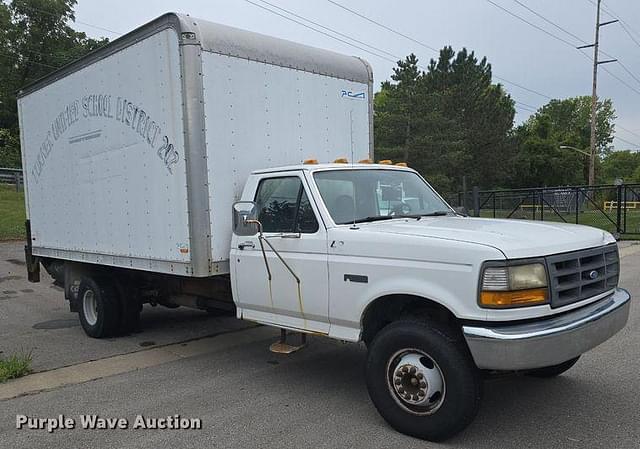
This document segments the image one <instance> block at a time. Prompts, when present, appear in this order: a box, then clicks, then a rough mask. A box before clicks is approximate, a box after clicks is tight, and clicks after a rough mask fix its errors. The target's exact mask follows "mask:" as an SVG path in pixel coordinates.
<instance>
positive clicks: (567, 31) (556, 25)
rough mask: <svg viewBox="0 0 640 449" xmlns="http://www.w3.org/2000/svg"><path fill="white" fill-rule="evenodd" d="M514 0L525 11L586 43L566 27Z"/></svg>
mask: <svg viewBox="0 0 640 449" xmlns="http://www.w3.org/2000/svg"><path fill="white" fill-rule="evenodd" d="M513 1H514V2H516V3H517V4H518V5H520V6H522V7H523V8H524V9H526V10H527V11H529V12H530V13H532V14H534V15H536V16H538V17H539V18H541V19H542V20H544V21H545V22H547V23H549V24H551V25H553V26H554V27H556V28H557V29H559V30H560V31H562V32H563V33H566V34H568V35H569V36H571V37H573V38H574V39H577V40H578V41H580V42H582V43H583V44H586V43H587V42H586V41H585V40H583V39H582V38H581V37H579V36H576V35H575V34H573V33H572V32H571V31H569V30H567V29H566V28H564V27H562V26H560V25H558V24H557V23H555V22H552V21H551V20H549V19H547V18H546V17H545V16H543V15H542V14H540V13H538V12H536V11H534V10H533V9H531V8H529V7H528V6H527V5H525V4H524V3H522V2H521V1H519V0H513Z"/></svg>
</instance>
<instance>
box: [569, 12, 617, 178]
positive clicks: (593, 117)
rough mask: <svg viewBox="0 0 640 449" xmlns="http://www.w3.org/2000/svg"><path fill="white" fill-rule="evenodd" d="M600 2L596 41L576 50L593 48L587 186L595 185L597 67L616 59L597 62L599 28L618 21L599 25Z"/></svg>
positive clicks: (597, 14)
mask: <svg viewBox="0 0 640 449" xmlns="http://www.w3.org/2000/svg"><path fill="white" fill-rule="evenodd" d="M601 3H602V0H598V4H597V6H596V9H597V11H596V39H595V41H594V43H593V44H589V45H581V46H580V47H578V49H582V48H590V47H593V88H592V91H591V146H590V152H589V185H590V186H592V185H594V184H595V183H596V110H597V107H598V94H597V87H598V66H599V65H600V64H608V63H610V62H616V61H617V59H608V60H606V61H598V48H599V45H600V27H603V26H605V25H609V24H612V23H615V22H617V21H618V20H617V19H616V20H610V21H608V22H603V23H600V4H601Z"/></svg>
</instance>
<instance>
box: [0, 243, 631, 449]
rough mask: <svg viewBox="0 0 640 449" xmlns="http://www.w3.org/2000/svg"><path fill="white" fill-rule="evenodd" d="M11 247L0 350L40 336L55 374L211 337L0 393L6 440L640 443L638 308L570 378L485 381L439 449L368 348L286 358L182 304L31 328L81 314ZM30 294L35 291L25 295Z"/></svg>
mask: <svg viewBox="0 0 640 449" xmlns="http://www.w3.org/2000/svg"><path fill="white" fill-rule="evenodd" d="M10 246H11V245H6V244H3V245H0V259H4V260H5V262H1V261H0V350H4V351H5V352H6V351H8V350H15V349H16V348H19V347H24V348H27V349H29V348H31V346H30V345H35V346H36V349H35V350H34V352H33V353H34V357H35V361H34V366H35V367H36V369H38V370H41V371H43V373H42V374H43V375H44V376H46V375H47V373H48V372H49V371H48V370H52V369H53V370H52V371H51V372H56V370H55V369H54V368H58V367H60V366H67V365H71V368H70V369H73V368H74V367H76V366H77V367H81V368H82V369H84V368H83V367H85V366H88V365H87V362H88V361H89V360H95V359H102V360H103V361H105V362H106V363H107V364H108V363H109V361H111V360H114V361H115V360H116V359H117V357H130V358H133V359H138V358H139V359H144V358H145V357H147V358H148V356H149V354H150V349H149V348H150V347H152V348H153V347H159V348H162V347H165V348H176V349H175V351H176V354H177V353H178V352H179V349H180V347H182V346H184V347H185V348H189V344H187V343H181V342H182V341H185V340H192V341H194V342H200V345H199V346H198V345H197V344H196V345H195V346H198V350H194V351H192V352H191V353H189V351H186V352H185V354H183V355H181V356H179V357H175V358H174V359H173V360H172V359H167V360H169V361H167V362H163V363H157V364H156V363H152V364H147V365H141V366H148V367H146V368H141V369H135V370H133V371H126V372H122V373H120V374H116V375H107V376H106V377H99V378H96V379H95V380H91V381H87V382H82V383H75V384H71V385H68V386H63V387H59V388H54V389H51V390H48V391H43V392H38V393H32V394H27V395H24V396H20V397H17V398H14V399H8V400H0V448H7V449H9V448H12V449H13V448H19V447H29V448H40V447H42V448H56V447H74V448H80V447H84V448H94V447H95V448H98V447H99V448H111V447H113V448H123V447H125V448H138V447H139V448H154V449H156V448H162V447H176V448H182V447H193V448H203V447H220V448H236V447H237V448H250V447H260V448H301V447H313V448H337V447H353V448H360V447H361V448H388V447H402V448H413V447H416V448H418V447H420V448H425V447H441V446H442V447H452V448H454V447H455V448H458V447H459V448H518V449H520V448H550V447H554V448H555V447H559V448H634V449H637V448H638V447H640V396H639V395H638V393H637V392H638V391H640V376H639V375H638V373H639V372H640V361H639V360H638V355H639V354H640V349H639V348H640V335H639V334H638V330H639V327H640V310H639V309H638V307H637V306H635V304H634V306H632V309H631V317H630V320H629V323H628V325H627V327H626V328H625V329H624V330H623V331H621V332H620V333H619V334H618V335H617V336H616V337H614V338H613V339H612V340H610V341H608V342H606V343H604V344H603V345H601V346H599V347H597V348H596V349H594V350H593V351H591V352H589V353H587V354H585V355H584V356H583V357H582V358H581V360H580V361H579V362H578V364H577V365H576V366H575V367H574V368H572V369H571V370H570V371H568V372H567V373H566V374H565V375H563V376H561V377H558V378H555V379H550V380H542V379H534V378H528V377H524V376H515V377H514V376H511V377H501V378H493V379H491V380H488V381H487V382H486V383H485V392H484V401H483V403H482V407H481V410H480V413H479V415H478V417H477V419H476V420H475V421H474V423H473V424H472V425H471V426H470V427H469V428H467V429H466V430H465V431H464V432H463V433H461V434H460V435H458V436H456V437H454V438H453V439H451V440H449V441H447V442H445V443H443V444H434V443H428V442H424V441H420V440H416V439H413V438H410V437H406V436H404V435H401V434H399V433H397V432H395V431H394V430H392V429H391V428H389V427H388V426H387V425H386V423H385V422H384V421H383V420H382V418H381V417H380V416H379V415H378V413H377V412H376V410H375V408H374V407H373V405H372V403H371V401H370V400H369V398H368V395H367V391H366V387H365V383H364V361H365V357H366V350H365V348H364V347H363V346H362V345H356V344H346V343H341V342H338V341H333V340H329V339H324V338H320V337H311V338H310V340H309V345H308V346H307V347H306V348H305V349H303V350H302V351H300V352H297V353H294V354H291V355H288V356H287V355H278V354H273V353H271V352H269V351H268V347H269V344H270V343H272V342H273V340H274V338H275V336H276V333H275V332H274V331H273V330H271V329H269V328H266V327H262V328H255V327H251V328H246V329H245V328H242V327H235V328H234V327H233V326H245V325H246V324H245V323H241V322H238V321H236V320H235V319H234V318H231V317H225V318H210V317H208V316H207V315H206V314H202V313H200V312H197V311H186V310H185V311H182V310H181V309H176V310H167V309H164V310H163V309H160V308H157V309H153V310H145V313H144V314H143V318H144V320H145V321H144V323H146V325H148V328H146V329H145V330H144V331H143V332H141V333H139V334H134V335H132V336H129V337H125V338H122V339H113V340H104V341H100V340H93V339H89V338H87V337H84V335H83V334H82V330H81V328H79V327H78V326H68V327H59V328H56V329H46V328H45V329H42V326H37V327H34V325H35V324H38V323H42V322H47V321H51V320H70V319H75V318H76V316H75V315H73V314H70V313H69V312H68V311H67V310H66V309H65V307H66V306H65V304H64V302H63V300H62V293H61V292H59V291H57V290H56V289H55V288H51V283H50V280H47V281H45V282H42V283H41V284H27V283H26V282H24V279H17V278H12V277H13V276H22V277H24V267H21V266H19V264H15V266H16V268H15V270H14V269H13V268H11V269H12V270H13V271H11V272H10V273H7V267H9V266H10V265H11V266H12V267H13V264H14V263H12V262H6V259H7V258H9V259H17V260H19V258H18V256H16V255H15V254H14V253H15V252H16V248H15V247H16V245H13V249H11V248H10ZM631 249H632V250H628V249H626V250H625V251H623V253H622V254H623V255H624V256H625V257H623V259H622V278H621V286H623V287H625V288H627V289H628V290H629V291H630V292H631V294H632V295H633V296H634V297H635V298H638V297H640V251H635V249H640V247H639V248H631ZM7 256H9V257H7ZM14 256H15V257H14ZM7 277H9V278H11V279H10V280H6V278H7ZM29 289H32V290H34V291H33V292H23V290H29ZM7 290H8V291H12V292H18V293H9V294H7V293H6V291H7ZM3 295H4V296H12V297H11V298H7V299H2V297H3ZM634 302H635V301H634ZM232 323H233V324H232ZM238 323H240V324H238ZM45 327H46V326H45ZM54 327H55V326H54ZM216 328H217V329H218V332H216V331H215V330H216ZM14 334H15V335H14ZM194 339H195V340H194ZM144 342H147V343H148V342H152V343H153V345H151V346H149V345H148V344H147V345H141V343H144ZM190 344H191V345H192V346H193V343H190ZM31 349H33V348H31ZM116 354H126V355H125V356H116ZM114 356H115V357H114ZM83 363H84V364H83ZM89 363H92V362H89ZM114 363H115V362H114ZM25 379H27V378H25ZM6 385H8V384H5V386H6ZM3 388H8V387H3V386H2V385H0V392H2V389H3ZM19 414H23V415H28V416H33V417H42V418H55V417H57V416H58V415H60V414H63V415H65V416H66V417H71V418H74V419H79V418H78V417H79V416H80V415H87V414H99V415H100V416H102V417H105V418H106V417H115V418H126V419H128V420H130V422H131V423H133V422H134V418H135V417H136V415H144V416H145V417H155V418H158V417H166V416H168V415H176V414H177V415H180V416H181V417H183V418H197V419H199V420H200V421H201V424H202V428H201V429H196V430H175V429H173V430H149V429H146V430H143V429H133V428H131V426H130V428H128V429H125V430H83V429H79V428H75V429H64V430H56V431H54V432H51V433H49V432H47V431H46V430H28V429H22V430H18V429H16V415H19Z"/></svg>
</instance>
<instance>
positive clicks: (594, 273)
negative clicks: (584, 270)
mask: <svg viewBox="0 0 640 449" xmlns="http://www.w3.org/2000/svg"><path fill="white" fill-rule="evenodd" d="M597 277H598V272H597V271H596V270H591V271H590V272H589V279H591V280H594V279H596V278H597Z"/></svg>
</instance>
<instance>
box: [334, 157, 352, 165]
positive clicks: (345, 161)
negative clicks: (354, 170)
mask: <svg viewBox="0 0 640 449" xmlns="http://www.w3.org/2000/svg"><path fill="white" fill-rule="evenodd" d="M333 163H334V164H348V163H349V159H347V158H346V157H339V158H338V159H336V160H335V161H333Z"/></svg>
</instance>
